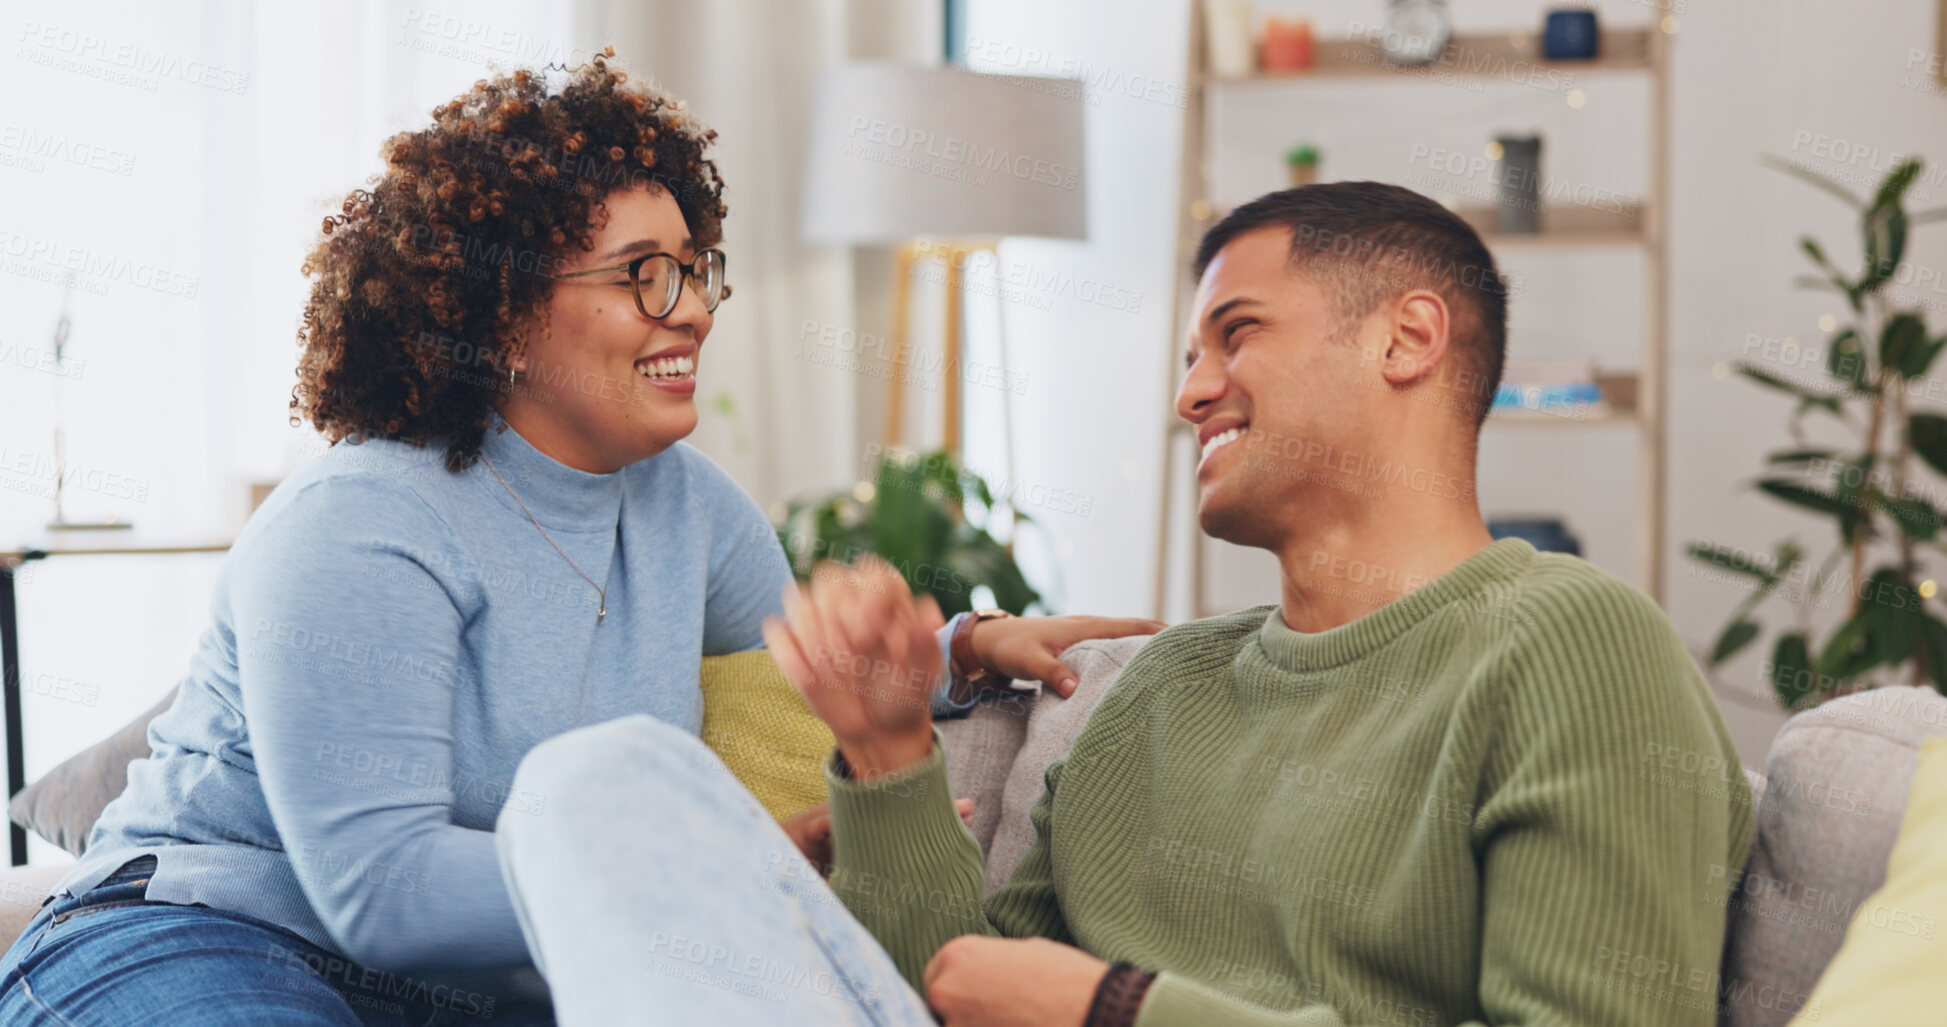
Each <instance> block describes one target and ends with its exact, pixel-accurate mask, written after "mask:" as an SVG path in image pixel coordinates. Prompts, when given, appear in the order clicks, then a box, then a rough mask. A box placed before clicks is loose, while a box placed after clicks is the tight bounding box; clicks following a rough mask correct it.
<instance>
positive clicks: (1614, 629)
mask: <svg viewBox="0 0 1947 1027" xmlns="http://www.w3.org/2000/svg"><path fill="white" fill-rule="evenodd" d="M1520 608H1521V609H1524V610H1525V611H1526V613H1525V614H1524V616H1528V617H1531V618H1532V623H1531V624H1529V625H1528V626H1527V627H1526V629H1525V630H1523V631H1520V632H1519V633H1518V634H1517V636H1516V637H1517V638H1518V639H1519V641H1517V642H1516V643H1515V644H1513V645H1511V646H1510V647H1509V650H1508V652H1507V658H1506V660H1505V661H1504V664H1503V669H1502V673H1501V680H1500V681H1498V682H1495V687H1497V688H1498V689H1499V691H1500V696H1501V701H1500V703H1499V705H1500V706H1501V709H1502V711H1503V712H1502V714H1501V718H1500V730H1497V731H1495V732H1493V734H1492V736H1491V737H1492V738H1493V739H1494V742H1493V744H1492V745H1491V746H1490V748H1489V757H1488V760H1487V766H1486V770H1485V774H1484V777H1485V780H1484V788H1483V792H1484V795H1485V798H1484V799H1483V800H1482V802H1481V803H1480V808H1479V809H1478V811H1477V812H1476V814H1475V818H1474V825H1473V834H1474V839H1475V846H1476V851H1477V852H1479V853H1480V857H1479V859H1480V864H1481V872H1482V881H1481V905H1482V938H1481V971H1480V1003H1481V1008H1482V1009H1483V1010H1484V1011H1485V1012H1486V1014H1487V1019H1488V1020H1489V1021H1490V1022H1492V1023H1496V1024H1556V1023H1564V1024H1567V1023H1575V1024H1583V1023H1656V1024H1669V1025H1681V1024H1694V1025H1697V1027H1709V1025H1711V1024H1713V1023H1715V1022H1716V1009H1717V985H1718V978H1717V968H1718V965H1719V960H1720V958H1721V956H1722V954H1723V945H1724V929H1725V919H1724V909H1725V900H1726V898H1727V896H1728V893H1729V890H1730V888H1731V887H1732V885H1733V883H1734V882H1735V880H1736V878H1737V875H1738V871H1739V870H1740V869H1741V868H1742V866H1743V864H1744V859H1745V855H1746V853H1747V850H1748V848H1749V845H1750V840H1751V813H1752V810H1751V794H1750V789H1749V787H1748V786H1747V785H1746V783H1745V780H1744V774H1743V770H1742V768H1741V766H1740V764H1739V762H1738V756H1737V751H1736V749H1735V748H1734V747H1733V746H1732V744H1731V740H1730V736H1729V734H1728V732H1727V731H1726V730H1725V728H1724V724H1723V720H1722V718H1721V717H1720V715H1719V714H1718V712H1717V707H1716V703H1715V701H1714V700H1713V699H1712V698H1711V696H1710V694H1709V692H1708V691H1707V690H1706V688H1705V687H1704V683H1703V680H1702V678H1701V676H1700V675H1699V673H1698V671H1697V668H1696V665H1695V663H1693V662H1692V660H1691V658H1690V655H1689V653H1688V652H1687V651H1686V650H1685V649H1684V646H1683V642H1682V640H1681V639H1680V638H1679V637H1678V636H1677V633H1676V630H1675V628H1674V627H1672V626H1671V624H1670V622H1669V619H1668V618H1667V617H1666V616H1665V615H1664V614H1663V611H1662V610H1661V609H1659V608H1658V607H1657V606H1656V605H1655V603H1653V602H1652V601H1651V600H1650V599H1649V597H1647V596H1645V595H1643V594H1642V593H1640V592H1637V591H1636V590H1635V589H1632V588H1629V587H1628V586H1626V585H1623V584H1622V583H1620V582H1613V581H1578V582H1576V583H1574V584H1573V586H1572V587H1562V588H1559V589H1554V590H1551V591H1549V592H1547V593H1545V594H1539V595H1536V596H1535V597H1534V601H1533V602H1530V603H1525V604H1522V605H1521V607H1520Z"/></svg>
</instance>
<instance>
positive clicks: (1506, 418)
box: [1487, 374, 1641, 428]
mask: <svg viewBox="0 0 1947 1027" xmlns="http://www.w3.org/2000/svg"><path fill="white" fill-rule="evenodd" d="M1595 384H1596V387H1597V388H1599V389H1600V390H1602V399H1601V401H1599V402H1596V403H1578V404H1573V405H1563V406H1558V407H1551V408H1549V409H1546V410H1528V409H1524V408H1521V407H1511V408H1503V409H1499V410H1495V411H1493V412H1492V413H1490V414H1488V415H1487V424H1489V425H1506V426H1510V427H1535V426H1544V427H1561V428H1580V427H1586V426H1588V425H1597V424H1637V423H1639V422H1640V421H1641V418H1639V417H1638V416H1637V409H1636V390H1637V387H1638V382H1637V377H1636V375H1634V374H1598V375H1596V376H1595Z"/></svg>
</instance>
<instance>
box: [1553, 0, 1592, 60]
mask: <svg viewBox="0 0 1947 1027" xmlns="http://www.w3.org/2000/svg"><path fill="white" fill-rule="evenodd" d="M1601 53H1602V25H1601V23H1600V22H1598V21H1597V20H1596V14H1595V11H1594V10H1593V9H1591V8H1587V7H1565V8H1559V9H1557V10H1553V11H1549V12H1548V16H1547V17H1546V18H1544V19H1542V23H1541V55H1542V57H1543V58H1545V59H1547V60H1551V61H1589V60H1594V59H1595V58H1596V57H1597V56H1598V55H1599V54H1601Z"/></svg>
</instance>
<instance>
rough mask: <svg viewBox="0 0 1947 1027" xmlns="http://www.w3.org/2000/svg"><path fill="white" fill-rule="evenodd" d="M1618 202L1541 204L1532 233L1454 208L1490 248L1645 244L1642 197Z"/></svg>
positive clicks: (1220, 214) (1218, 216) (1214, 212)
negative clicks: (1613, 206) (1611, 206)
mask: <svg viewBox="0 0 1947 1027" xmlns="http://www.w3.org/2000/svg"><path fill="white" fill-rule="evenodd" d="M1618 202H1620V203H1622V204H1624V205H1626V206H1627V208H1628V209H1626V210H1624V211H1612V210H1605V209H1603V208H1600V207H1579V206H1575V205H1572V204H1571V205H1567V206H1561V207H1546V208H1543V210H1542V212H1541V231H1539V232H1536V233H1533V234H1528V233H1512V232H1510V233H1503V232H1497V231H1495V230H1494V214H1495V209H1494V208H1493V207H1482V206H1464V207H1458V208H1456V209H1455V210H1454V213H1456V214H1459V215H1460V217H1461V220H1463V221H1465V222H1467V224H1468V225H1469V226H1471V227H1472V228H1473V229H1474V231H1476V232H1479V233H1480V236H1481V241H1482V242H1484V243H1486V244H1487V247H1488V249H1491V250H1512V249H1529V248H1548V247H1588V246H1643V245H1647V244H1648V243H1649V233H1648V232H1647V231H1646V230H1645V225H1646V222H1647V219H1648V213H1647V208H1646V206H1645V205H1644V204H1643V202H1642V201H1640V200H1636V199H1633V198H1630V199H1624V200H1621V201H1618ZM1230 212H1231V208H1230V207H1216V206H1214V205H1213V206H1212V207H1211V208H1210V217H1209V218H1208V219H1207V221H1206V222H1205V224H1206V227H1207V226H1208V225H1214V224H1216V223H1217V222H1218V221H1221V220H1223V218H1224V216H1225V215H1227V214H1229V213H1230Z"/></svg>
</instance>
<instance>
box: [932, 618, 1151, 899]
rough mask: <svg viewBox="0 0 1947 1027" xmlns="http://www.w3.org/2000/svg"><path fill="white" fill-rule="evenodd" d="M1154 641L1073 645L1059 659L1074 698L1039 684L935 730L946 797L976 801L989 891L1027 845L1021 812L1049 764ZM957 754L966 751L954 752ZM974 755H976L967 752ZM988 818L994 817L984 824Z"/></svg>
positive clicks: (1035, 795)
mask: <svg viewBox="0 0 1947 1027" xmlns="http://www.w3.org/2000/svg"><path fill="white" fill-rule="evenodd" d="M1154 637H1155V636H1154V635H1132V636H1130V637H1128V638H1108V639H1091V640H1089V641H1086V642H1078V643H1076V644H1074V645H1072V646H1070V647H1068V649H1067V650H1065V651H1064V652H1063V653H1062V654H1061V660H1062V662H1063V663H1065V664H1067V665H1068V666H1069V668H1070V669H1072V670H1073V671H1075V675H1076V678H1077V679H1078V683H1077V684H1076V686H1075V694H1074V695H1072V696H1069V697H1068V698H1066V699H1063V698H1062V697H1061V696H1059V695H1056V694H1055V693H1054V691H1053V690H1052V689H1048V688H1045V687H1044V688H1043V689H1042V690H1041V691H1040V692H1039V693H1032V692H1031V693H1028V694H1026V695H1024V696H1020V697H1016V698H1010V699H1006V700H989V701H985V702H982V703H981V704H980V705H979V706H976V707H974V710H973V712H972V713H970V714H968V715H967V717H965V718H963V719H961V720H956V721H946V722H943V723H942V724H941V725H940V735H941V737H942V738H944V739H946V747H947V776H948V779H949V780H950V781H952V782H953V794H954V795H955V796H956V797H958V798H969V797H971V798H973V799H975V800H976V803H975V806H974V824H973V831H974V837H975V838H977V839H979V840H980V845H981V848H982V849H983V850H984V851H985V852H986V853H987V891H988V892H989V893H992V892H993V891H994V889H996V888H999V887H1000V886H1001V885H1003V884H1006V883H1007V879H1008V878H1009V877H1011V876H1012V875H1013V873H1014V864H1016V863H1019V862H1020V861H1021V857H1022V856H1025V855H1027V852H1028V846H1030V845H1032V844H1033V843H1034V825H1033V824H1031V823H1030V822H1029V821H1028V811H1029V810H1030V809H1032V808H1033V807H1034V802H1035V800H1036V799H1039V798H1040V797H1041V792H1042V789H1043V788H1044V787H1045V782H1044V781H1043V775H1044V774H1045V773H1046V772H1047V769H1048V764H1050V763H1053V762H1054V761H1055V760H1057V759H1060V758H1061V757H1063V756H1066V755H1067V754H1068V750H1069V748H1070V747H1071V746H1073V745H1074V744H1075V738H1076V736H1078V735H1080V734H1081V733H1082V727H1083V726H1084V725H1086V724H1087V723H1088V715H1089V712H1090V711H1091V710H1093V709H1095V704H1096V703H1097V702H1098V701H1100V700H1101V698H1102V696H1103V694H1104V693H1106V692H1107V691H1108V690H1109V686H1110V685H1112V684H1114V683H1115V679H1116V675H1117V674H1120V673H1121V672H1122V665H1123V664H1125V663H1127V662H1129V657H1131V656H1133V655H1135V653H1136V650H1138V649H1140V648H1142V646H1143V643H1144V642H1147V641H1149V640H1150V639H1151V638H1154ZM999 739H1005V740H1006V741H1005V742H1000V741H998V740H999ZM961 750H968V754H967V755H961ZM973 750H979V752H980V755H978V756H975V755H972V751H973ZM1003 754H1006V758H1005V759H1004V760H1003V759H1001V757H1002V755H1003ZM956 760H958V761H959V762H957V763H956ZM988 816H991V817H992V818H993V819H992V820H991V821H990V820H987V819H984V818H986V817H988Z"/></svg>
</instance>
